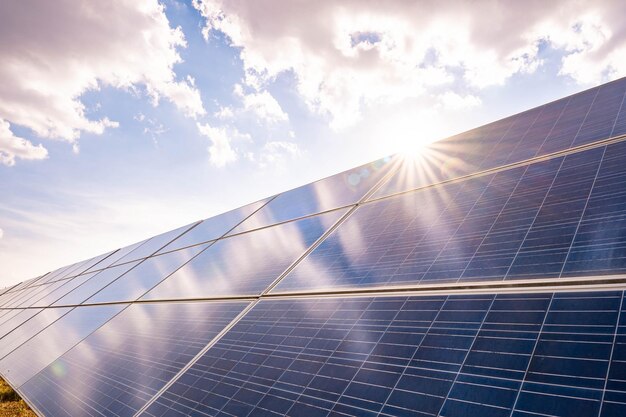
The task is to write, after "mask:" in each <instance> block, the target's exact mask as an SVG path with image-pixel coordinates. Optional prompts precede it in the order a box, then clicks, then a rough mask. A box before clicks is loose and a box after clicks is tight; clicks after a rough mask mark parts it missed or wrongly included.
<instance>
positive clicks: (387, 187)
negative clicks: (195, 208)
mask: <svg viewBox="0 0 626 417" xmlns="http://www.w3.org/2000/svg"><path fill="white" fill-rule="evenodd" d="M625 92H626V79H621V80H617V81H615V82H612V83H609V84H605V85H602V86H599V87H596V88H594V89H590V90H587V91H584V92H582V93H579V94H576V95H573V96H571V97H567V98H565V99H561V100H558V101H555V102H552V103H548V104H546V105H544V106H540V107H537V108H535V109H531V110H528V111H527V112H524V113H521V114H518V115H515V116H511V117H508V118H505V119H502V120H499V121H497V122H494V123H491V124H488V125H486V126H483V127H480V128H477V129H474V130H471V131H469V132H466V133H463V134H460V135H457V136H454V137H451V138H448V139H446V140H442V141H440V142H437V143H435V144H433V145H431V147H430V148H429V149H428V150H426V151H425V155H423V156H422V157H421V158H420V159H418V160H408V159H405V160H402V159H401V158H399V157H394V158H386V159H383V160H380V161H376V162H374V163H371V164H367V165H364V166H362V167H359V168H356V169H354V170H350V171H347V172H344V173H342V174H338V175H335V176H332V177H329V178H326V179H324V180H320V181H317V182H314V183H312V184H308V185H305V186H303V187H299V188H297V189H294V190H291V191H288V192H285V193H282V194H279V195H278V196H276V197H274V198H271V199H267V200H264V201H260V202H256V203H253V204H250V205H248V206H245V207H242V208H240V209H237V210H233V211H231V212H228V213H225V214H223V215H220V216H217V217H214V218H211V219H208V220H205V221H204V222H202V223H201V224H199V225H198V224H191V225H187V226H184V227H182V228H180V229H176V230H173V231H171V232H168V233H164V234H162V235H159V236H156V237H154V238H151V239H148V240H147V241H143V242H139V243H137V244H135V245H131V246H129V247H127V248H124V249H122V250H120V251H118V253H116V254H115V256H114V257H112V258H111V259H109V260H108V261H107V263H108V262H110V261H111V260H113V262H112V263H108V265H113V264H119V263H123V262H128V261H132V260H137V259H141V258H144V257H147V256H150V255H152V254H154V253H155V252H156V251H159V249H161V250H160V251H159V252H164V251H170V250H174V249H178V248H182V247H185V246H190V245H194V244H198V243H201V242H207V241H210V240H214V239H217V238H219V237H222V236H224V235H225V234H229V235H232V234H237V233H242V232H246V231H250V230H254V229H257V228H261V227H266V226H269V225H273V224H277V223H280V222H284V221H288V220H292V219H296V218H300V217H304V216H308V215H312V214H316V213H321V212H324V211H328V210H333V209H337V208H339V207H346V206H349V205H351V204H355V203H357V202H359V201H360V200H361V198H363V197H364V196H365V197H369V199H376V198H381V197H385V196H389V195H392V194H396V193H400V192H404V191H407V190H411V189H416V188H420V187H426V186H428V185H432V184H438V183H441V182H445V181H449V180H451V179H454V178H458V177H462V176H464V175H471V174H474V173H476V172H480V171H484V170H488V169H493V168H496V167H499V166H501V165H506V164H514V163H519V162H520V161H525V160H527V159H529V158H536V157H540V156H544V155H548V154H552V153H554V152H558V151H564V150H568V149H572V148H576V147H580V146H583V145H588V144H590V143H593V142H597V141H598V140H602V139H607V138H612V137H618V136H621V135H623V134H624V133H626V106H623V101H624V99H625V96H624V94H625ZM392 173H393V176H392V177H391V179H390V180H388V181H386V182H385V183H384V184H383V185H382V187H380V188H379V189H378V190H377V191H376V192H375V193H373V195H372V196H368V195H367V194H368V192H370V190H371V189H372V187H374V186H375V185H376V184H377V183H378V182H379V181H380V180H381V179H383V177H384V176H385V175H389V174H392ZM261 208H262V210H260V212H259V213H256V214H255V215H254V216H250V215H251V214H253V213H255V212H256V211H257V210H259V209H261ZM249 216H250V217H249ZM248 217H249V218H248ZM244 219H245V221H244V222H243V223H241V222H242V221H243V220H244ZM240 223H241V224H240ZM196 226H198V227H196ZM189 229H191V230H189ZM185 231H187V233H184V232H185ZM183 233H184V234H183ZM181 234H183V236H180V235H181ZM177 236H180V237H179V238H178V239H176V240H175V241H174V242H172V243H171V244H169V245H167V246H166V247H165V248H162V247H163V245H165V244H167V243H168V242H170V241H171V240H172V239H174V238H176V237H177ZM107 255H110V254H105V255H103V256H102V257H98V258H94V259H93V260H88V261H85V262H83V263H78V264H74V265H69V266H67V267H65V268H61V269H59V270H57V271H54V272H52V273H49V274H47V275H46V276H45V277H44V278H42V279H37V280H36V282H34V284H36V285H37V284H41V283H46V282H52V281H55V280H58V279H60V278H65V277H70V276H73V275H77V274H78V273H79V272H82V271H84V270H85V268H84V267H85V266H87V264H90V265H89V266H93V265H96V266H94V267H93V268H91V269H94V268H98V269H101V268H102V267H103V266H108V265H107V264H103V263H101V261H102V258H103V257H104V256H107ZM32 284H33V282H32V281H26V282H24V283H22V286H21V287H22V288H23V287H24V286H27V285H32ZM18 288H19V287H18Z"/></svg>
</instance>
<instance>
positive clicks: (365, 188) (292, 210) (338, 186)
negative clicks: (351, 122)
mask: <svg viewBox="0 0 626 417" xmlns="http://www.w3.org/2000/svg"><path fill="white" fill-rule="evenodd" d="M396 167H397V158H384V159H381V160H378V161H375V162H372V163H369V164H366V165H363V166H360V167H357V168H355V169H351V170H349V171H346V172H342V173H340V174H337V175H333V176H332V177H328V178H324V179H322V180H319V181H316V182H313V183H311V184H308V185H304V186H302V187H299V188H296V189H293V190H290V191H286V192H284V193H281V194H279V195H278V196H276V197H275V198H274V199H272V200H271V201H270V202H269V203H267V204H266V205H265V206H264V207H263V208H262V209H260V210H259V211H258V212H256V213H255V214H254V215H252V216H250V217H249V218H248V219H246V220H245V221H244V222H243V223H242V224H241V225H239V226H237V227H236V228H235V229H234V230H233V231H232V232H231V233H230V234H234V233H240V232H244V231H248V230H252V229H257V228H259V227H264V226H268V225H271V224H275V223H280V222H283V221H287V220H290V219H295V218H299V217H303V216H307V215H310V214H314V213H319V212H322V211H326V210H331V209H335V208H338V207H343V206H347V205H350V204H355V203H357V202H359V200H360V199H361V198H362V197H363V196H365V195H366V194H367V193H368V192H369V191H370V190H371V189H372V187H374V186H375V185H376V184H377V183H378V182H379V181H380V180H381V179H382V178H383V177H384V176H385V174H387V173H389V172H390V171H392V170H394V169H395V168H396Z"/></svg>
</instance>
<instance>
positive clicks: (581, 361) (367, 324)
mask: <svg viewBox="0 0 626 417" xmlns="http://www.w3.org/2000/svg"><path fill="white" fill-rule="evenodd" d="M622 295H623V294H622V292H617V291H616V292H604V293H602V292H596V293H556V294H507V295H503V294H499V295H493V294H483V295H455V296H438V297H368V298H325V299H324V298H319V299H298V300H265V301H261V302H260V303H259V304H257V305H256V306H255V307H254V308H253V309H252V310H251V311H250V312H249V313H248V314H247V315H246V316H245V317H244V318H243V319H241V320H240V321H239V322H238V323H237V324H236V325H235V326H234V327H233V328H232V329H231V330H229V331H228V332H227V333H226V334H225V335H224V336H223V337H222V338H221V339H220V340H219V341H218V342H217V343H216V344H215V345H214V346H213V347H212V348H211V349H209V350H208V351H207V352H206V353H205V354H204V355H203V356H202V357H201V358H200V359H199V360H198V361H197V362H196V363H195V364H194V365H193V366H192V367H191V368H189V370H187V371H186V372H185V373H184V374H183V375H182V376H180V378H179V379H178V380H177V381H176V382H175V383H174V384H173V385H172V386H170V387H169V388H168V389H167V390H166V391H165V393H164V394H162V395H161V396H160V397H159V398H158V399H157V400H156V401H155V402H154V403H153V404H152V405H150V406H149V407H148V408H147V410H146V411H145V412H144V413H143V414H141V415H145V416H153V417H163V416H168V417H170V416H187V415H194V416H204V415H237V416H242V415H249V414H250V413H252V412H254V415H262V416H279V415H292V416H303V415H306V416H326V415H379V414H380V415H442V416H459V415H464V416H465V415H467V416H477V415H480V416H495V415H506V416H508V415H511V411H512V410H514V411H515V412H514V413H513V415H523V414H522V413H539V414H540V415H548V414H549V415H555V416H557V415H560V416H571V415H597V413H598V411H599V406H600V403H601V399H602V390H603V386H602V384H603V383H604V378H605V376H606V373H607V369H608V364H609V358H610V354H611V349H612V338H613V334H614V332H615V327H616V324H617V318H618V315H619V311H620V309H619V307H620V303H621V299H622ZM572 324H580V326H578V325H576V326H574V327H572ZM555 373H558V374H561V375H559V376H558V377H557V376H554V374H555ZM565 392H567V393H568V394H569V395H567V396H562V397H559V398H558V399H557V400H556V401H555V399H554V398H552V397H553V396H555V395H563V394H564V393H565Z"/></svg>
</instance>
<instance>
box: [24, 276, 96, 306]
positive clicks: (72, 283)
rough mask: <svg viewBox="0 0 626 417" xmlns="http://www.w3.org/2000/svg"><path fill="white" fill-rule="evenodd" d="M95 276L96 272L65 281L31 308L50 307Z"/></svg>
mask: <svg viewBox="0 0 626 417" xmlns="http://www.w3.org/2000/svg"><path fill="white" fill-rule="evenodd" d="M95 274H96V272H90V273H87V274H83V275H79V276H77V277H74V278H70V279H68V280H65V282H64V284H63V285H62V286H60V287H59V288H56V289H55V290H54V291H52V292H51V293H49V294H47V295H46V296H45V297H42V298H40V299H39V300H37V301H35V302H34V303H33V304H32V306H33V307H48V306H50V305H51V304H52V303H54V302H55V301H58V300H60V299H61V298H63V297H64V296H65V295H67V294H69V293H70V292H71V291H73V290H74V289H75V288H76V287H78V286H80V285H82V284H83V283H84V282H85V281H87V280H89V279H91V277H93V276H94V275H95Z"/></svg>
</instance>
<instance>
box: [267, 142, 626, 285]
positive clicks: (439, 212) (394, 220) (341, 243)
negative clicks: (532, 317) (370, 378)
mask: <svg viewBox="0 0 626 417" xmlns="http://www.w3.org/2000/svg"><path fill="white" fill-rule="evenodd" d="M625 152H626V143H618V144H613V145H609V146H608V147H606V148H604V147H601V148H595V149H590V150H588V151H584V152H580V153H575V154H571V155H567V156H565V157H560V158H553V159H550V160H548V161H544V162H539V163H536V164H531V165H528V166H525V167H518V168H514V169H509V170H505V171H500V172H498V173H496V174H491V175H486V176H482V177H478V178H474V179H469V180H466V181H463V182H459V183H450V184H447V185H445V186H439V187H434V188H430V189H425V190H421V191H418V192H413V193H408V194H403V195H400V196H397V197H392V198H389V199H384V200H380V201H377V202H372V203H369V204H366V205H363V206H361V207H359V208H358V209H357V210H356V211H355V212H354V214H352V215H351V216H350V217H349V218H348V219H347V220H346V221H345V222H344V223H343V224H341V225H340V226H339V227H338V228H337V229H336V230H335V231H334V232H333V233H332V234H331V235H329V236H328V238H326V239H325V240H324V242H323V243H322V244H321V245H319V246H318V247H317V248H316V249H315V250H314V251H313V252H312V253H311V254H309V255H308V256H307V258H306V259H304V260H303V261H302V262H300V263H299V265H298V266H297V267H296V268H295V269H294V270H293V271H292V272H291V273H290V274H289V275H288V276H287V277H285V278H284V279H283V280H282V281H281V282H280V283H279V284H278V285H277V286H276V288H275V290H274V291H273V292H281V291H282V292H284V291H304V290H321V289H328V288H354V287H378V286H393V285H415V284H427V283H441V282H461V281H476V280H485V279H489V280H494V279H495V280H501V279H506V280H511V279H527V278H558V277H561V276H581V275H586V274H597V273H609V272H610V273H617V272H620V271H623V270H624V269H622V265H624V266H626V264H625V262H626V252H624V254H621V253H622V252H621V251H626V245H625V244H624V240H623V239H622V238H621V236H622V234H623V233H622V229H623V228H622V226H621V223H619V219H621V218H622V217H624V218H625V219H626V193H623V192H621V191H620V190H621V189H622V188H624V187H623V184H622V183H623V177H624V175H623V173H622V172H621V170H622V169H623V164H621V165H620V164H619V163H617V162H616V161H619V160H620V158H623V157H622V155H623V154H624V153H625ZM590 195H591V197H590ZM607 199H610V200H611V201H612V202H613V204H609V203H607ZM587 219H588V220H587ZM625 221H626V220H625ZM625 224H626V223H625ZM603 236H606V238H604V239H603V238H602V237H603Z"/></svg>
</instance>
